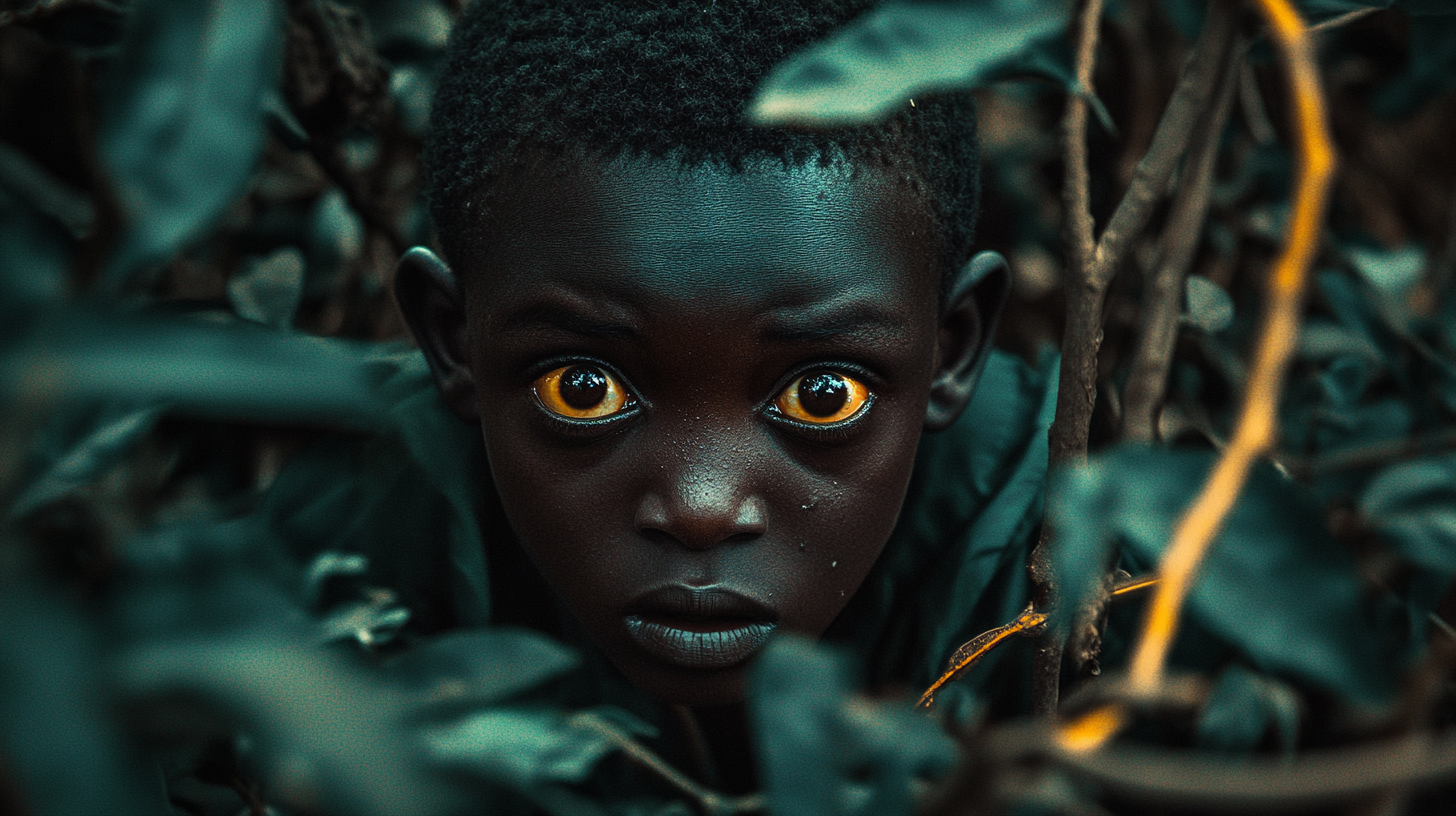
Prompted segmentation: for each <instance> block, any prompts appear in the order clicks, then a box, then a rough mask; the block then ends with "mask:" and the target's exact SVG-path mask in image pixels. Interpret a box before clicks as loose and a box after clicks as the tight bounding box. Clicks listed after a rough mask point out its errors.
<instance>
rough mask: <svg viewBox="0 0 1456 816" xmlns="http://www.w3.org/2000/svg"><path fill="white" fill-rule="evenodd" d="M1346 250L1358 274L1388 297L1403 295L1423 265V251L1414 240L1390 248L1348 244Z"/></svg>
mask: <svg viewBox="0 0 1456 816" xmlns="http://www.w3.org/2000/svg"><path fill="white" fill-rule="evenodd" d="M1345 252H1346V254H1347V255H1348V256H1349V258H1350V262H1351V263H1352V264H1354V266H1355V269H1356V270H1357V271H1359V273H1360V276H1361V277H1363V278H1364V279H1365V280H1366V281H1368V282H1369V283H1370V285H1371V286H1373V287H1375V289H1376V290H1377V291H1379V292H1380V293H1381V294H1383V295H1386V296H1387V297H1391V298H1398V297H1401V296H1403V295H1404V294H1405V291H1406V290H1407V289H1409V288H1410V286H1411V284H1413V283H1415V282H1416V281H1418V280H1420V279H1421V273H1422V272H1424V271H1425V268H1426V253H1425V252H1424V251H1422V250H1421V248H1420V247H1418V246H1415V245H1413V244H1406V245H1405V246H1403V247H1400V248H1398V249H1392V250H1384V249H1371V248H1367V247H1348V248H1347V249H1346V250H1345Z"/></svg>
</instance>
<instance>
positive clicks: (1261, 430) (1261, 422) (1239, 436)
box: [1060, 0, 1335, 751]
mask: <svg viewBox="0 0 1456 816" xmlns="http://www.w3.org/2000/svg"><path fill="white" fill-rule="evenodd" d="M1253 2H1254V4H1255V5H1256V6H1257V7H1258V8H1259V10H1260V12H1262V14H1263V15H1264V17H1265V19H1266V20H1267V22H1268V24H1269V32H1270V36H1271V37H1272V39H1273V40H1274V44H1275V46H1276V47H1277V48H1278V50H1279V54H1280V57H1281V62H1282V63H1283V66H1284V70H1285V74H1286V79H1287V81H1288V83H1289V88H1290V98H1291V99H1292V100H1293V102H1294V115H1293V119H1294V133H1295V137H1296V144H1295V158H1296V163H1297V175H1296V179H1295V189H1294V201H1293V207H1292V210H1291V214H1290V223H1289V231H1288V234H1287V236H1286V239H1285V242H1284V247H1283V250H1282V251H1281V253H1280V255H1279V257H1278V258H1277V259H1276V260H1275V262H1274V265H1273V268H1272V269H1271V271H1270V275H1269V299H1268V303H1267V306H1266V308H1265V312H1264V319H1263V321H1262V325H1261V326H1260V330H1259V335H1258V339H1257V341H1256V345H1255V350H1254V355H1253V356H1254V360H1253V365H1252V366H1251V368H1250V372H1249V378H1248V381H1247V383H1246V385H1245V391H1244V395H1243V403H1242V405H1241V406H1240V409H1239V414H1238V421H1237V423H1236V425H1235V427H1234V431H1233V436H1232V438H1231V439H1230V440H1229V443H1228V445H1227V446H1226V447H1225V448H1224V450H1223V452H1222V454H1221V455H1220V456H1219V459H1218V461H1217V462H1216V463H1215V464H1214V468H1213V472H1212V473H1211V474H1210V475H1209V477H1208V481H1207V482H1205V483H1204V485H1203V488H1202V490H1201V491H1200V492H1199V494H1198V496H1197V498H1196V499H1195V500H1194V502H1193V504H1192V505H1191V506H1190V507H1189V508H1188V510H1187V511H1186V512H1185V513H1184V514H1183V516H1182V518H1180V519H1179V521H1178V525H1177V527H1176V528H1175V529H1174V532H1173V538H1172V541H1171V542H1170V543H1169V545H1168V549H1167V551H1166V553H1165V554H1164V556H1163V560H1162V563H1161V564H1160V565H1159V568H1158V573H1159V575H1160V576H1161V579H1162V580H1160V581H1159V582H1158V584H1157V586H1156V587H1155V589H1154V592H1153V598H1152V601H1151V603H1150V604H1149V608H1148V611H1147V615H1146V617H1145V618H1144V621H1143V625H1142V629H1141V632H1140V634H1139V637H1138V641H1137V644H1136V646H1135V647H1134V652H1133V658H1132V666H1131V669H1130V673H1129V678H1128V687H1129V690H1130V692H1131V693H1132V695H1133V696H1134V697H1139V696H1143V697H1147V696H1152V694H1153V693H1154V692H1155V691H1156V690H1157V689H1158V687H1159V686H1160V685H1161V684H1162V682H1163V675H1164V671H1165V667H1166V664H1167V658H1168V651H1169V649H1170V648H1171V646H1172V643H1173V639H1174V637H1175V636H1176V634H1177V631H1178V623H1179V617H1180V614H1181V611H1182V607H1183V602H1184V600H1185V599H1186V598H1187V596H1188V591H1189V589H1190V588H1191V587H1192V584H1193V580H1194V578H1195V576H1196V575H1197V573H1198V567H1199V565H1200V564H1201V563H1202V560H1203V557H1204V555H1205V554H1206V553H1207V552H1208V548H1209V546H1210V545H1211V544H1212V543H1213V538H1214V536H1215V535H1217V534H1218V531H1219V530H1220V529H1221V528H1222V526H1223V522H1224V519H1225V518H1227V516H1228V513H1229V511H1230V510H1232V509H1233V505H1234V502H1235V500H1237V498H1238V495H1239V493H1240V492H1241V491H1242V489H1243V487H1244V484H1245V482H1246V481H1247V479H1248V475H1249V471H1250V469H1251V468H1252V467H1253V466H1254V463H1255V462H1256V461H1257V460H1258V459H1259V458H1261V457H1263V456H1265V455H1267V454H1268V453H1269V452H1270V451H1272V449H1273V447H1274V442H1275V439H1276V435H1277V434H1276V431H1277V409H1278V402H1279V395H1280V392H1281V390H1282V384H1283V379H1284V374H1285V371H1286V370H1287V369H1288V366H1289V362H1290V360H1291V358H1292V357H1293V354H1294V350H1295V345H1296V343H1297V341H1298V332H1299V319H1300V307H1301V305H1302V303H1303V300H1304V292H1305V288H1306V282H1307V279H1308V275H1309V267H1310V265H1311V263H1312V262H1313V261H1314V258H1315V253H1316V251H1317V249H1318V245H1319V238H1320V226H1321V224H1322V223H1323V221H1324V213H1325V206H1326V203H1327V201H1328V198H1329V189H1330V182H1331V179H1332V176H1333V174H1334V168H1335V152H1334V147H1333V143H1332V140H1331V139H1330V135H1329V129H1328V125H1327V123H1326V116H1325V101H1324V95H1323V93H1322V92H1321V90H1320V84H1319V73H1318V70H1317V68H1316V66H1315V62H1314V56H1313V49H1312V48H1311V44H1310V40H1309V34H1308V29H1306V27H1305V25H1304V22H1303V20H1301V19H1300V17H1299V13H1298V12H1297V11H1295V9H1294V7H1293V5H1292V4H1291V2H1290V0H1253ZM1126 720H1127V711H1126V709H1125V708H1124V707H1122V706H1118V705H1116V704H1114V705H1112V706H1107V707H1103V708H1098V709H1094V710H1093V711H1091V712H1088V713H1087V714H1085V715H1083V716H1082V717H1079V718H1077V719H1075V720H1073V721H1071V722H1068V723H1066V724H1065V725H1064V726H1063V727H1062V729H1061V733H1060V736H1061V742H1062V744H1063V746H1064V747H1066V748H1068V749H1070V750H1073V751H1087V750H1092V749H1095V748H1097V747H1100V746H1101V745H1102V744H1104V743H1105V742H1106V741H1107V740H1108V739H1110V738H1111V737H1112V736H1113V734H1115V733H1116V732H1117V731H1118V730H1120V729H1121V727H1122V725H1123V724H1124V723H1125V722H1126Z"/></svg>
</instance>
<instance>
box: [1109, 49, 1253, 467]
mask: <svg viewBox="0 0 1456 816" xmlns="http://www.w3.org/2000/svg"><path fill="white" fill-rule="evenodd" d="M1247 51H1248V42H1247V41H1245V42H1244V43H1242V44H1241V45H1240V46H1239V47H1238V48H1236V49H1235V55H1234V57H1233V58H1232V59H1230V60H1229V61H1228V64H1227V65H1225V66H1224V71H1223V77H1222V78H1221V79H1220V80H1219V87H1218V92H1217V93H1216V94H1215V95H1214V103H1213V105H1212V106H1211V107H1209V108H1208V109H1207V110H1205V111H1204V112H1203V116H1202V117H1200V119H1199V123H1198V127H1197V128H1196V129H1195V131H1194V137H1193V144H1192V145H1190V146H1189V151H1188V158H1187V159H1186V161H1185V164H1184V166H1183V173H1182V183H1181V184H1180V186H1179V189H1178V195H1177V197H1176V198H1175V199H1174V201H1173V209H1172V212H1171V213H1170V214H1169V216H1168V223H1167V226H1166V227H1164V229H1163V236H1162V239H1161V240H1160V241H1159V242H1158V243H1159V246H1160V249H1161V256H1162V257H1161V258H1160V259H1159V261H1158V264H1157V266H1156V267H1155V268H1154V270H1153V274H1152V275H1150V276H1148V282H1147V287H1146V290H1145V292H1144V295H1143V307H1142V317H1143V325H1142V332H1141V334H1140V336H1139V338H1138V346H1137V349H1136V351H1135V352H1134V354H1133V363H1132V371H1131V373H1130V374H1129V376H1128V380H1127V386H1126V387H1125V389H1124V390H1123V401H1122V403H1123V413H1122V437H1123V439H1125V440H1127V441H1130V442H1143V443H1150V442H1153V441H1154V440H1156V439H1157V427H1158V412H1159V409H1160V408H1161V407H1162V404H1163V396H1164V394H1165V393H1166V392H1167V387H1168V372H1169V371H1170V370H1171V369H1172V366H1173V349H1174V347H1175V345H1176V343H1177V340H1178V317H1179V315H1180V314H1181V313H1182V307H1183V286H1184V281H1186V280H1187V278H1188V269H1189V267H1191V266H1192V265H1193V256H1194V254H1195V253H1196V252H1197V250H1198V245H1199V244H1200V243H1202V239H1203V224H1204V221H1205V220H1206V219H1207V217H1208V204H1209V198H1210V196H1211V193H1212V191H1213V168H1214V165H1215V164H1216V162H1217V159H1218V148H1219V143H1220V142H1221V141H1222V138H1221V137H1222V135H1223V129H1224V124H1225V123H1226V122H1227V121H1228V115H1229V109H1230V108H1231V107H1232V106H1233V104H1232V103H1233V98H1234V88H1235V87H1237V85H1238V77H1239V69H1240V68H1241V67H1242V66H1243V64H1244V55H1245V54H1246V53H1247Z"/></svg>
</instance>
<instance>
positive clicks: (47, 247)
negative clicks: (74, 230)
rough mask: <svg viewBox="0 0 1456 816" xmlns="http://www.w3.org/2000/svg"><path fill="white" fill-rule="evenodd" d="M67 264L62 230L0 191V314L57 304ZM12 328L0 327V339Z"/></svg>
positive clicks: (63, 290)
mask: <svg viewBox="0 0 1456 816" xmlns="http://www.w3.org/2000/svg"><path fill="white" fill-rule="evenodd" d="M0 161H4V156H3V148H0ZM69 263H70V252H69V251H68V247H67V240H66V236H65V235H64V234H63V233H62V232H61V230H60V229H58V228H57V227H56V226H55V225H54V224H51V223H47V221H46V219H44V218H42V217H40V215H39V214H38V213H36V212H35V211H33V210H31V209H29V208H27V207H25V206H24V205H22V204H21V203H20V202H19V201H17V200H15V199H14V198H12V197H11V196H10V195H8V194H7V193H6V192H5V190H4V189H3V188H0V314H9V315H25V314H28V313H29V312H31V311H32V310H34V309H35V308H36V307H37V306H41V305H44V304H48V303H56V302H58V301H60V300H61V299H62V298H63V297H64V296H65V295H66V289H67V288H68V287H67V282H66V270H67V267H68V266H69ZM7 322H9V321H7ZM13 329H14V324H12V325H10V326H9V327H0V337H3V336H5V335H6V334H8V333H9V331H10V330H13Z"/></svg>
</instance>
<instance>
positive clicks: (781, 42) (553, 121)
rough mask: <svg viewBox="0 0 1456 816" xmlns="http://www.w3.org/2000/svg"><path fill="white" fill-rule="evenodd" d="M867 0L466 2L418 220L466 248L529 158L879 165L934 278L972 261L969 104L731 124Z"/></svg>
mask: <svg viewBox="0 0 1456 816" xmlns="http://www.w3.org/2000/svg"><path fill="white" fill-rule="evenodd" d="M872 5H873V2H872V0H615V1H613V0H474V2H472V3H471V4H470V5H469V6H468V7H467V9H466V11H465V13H464V15H463V17H462V19H461V20H460V21H459V23H458V25H457V26H456V28H455V31H454V33H453V34H452V37H451V44H450V48H449V53H448V55H447V57H446V65H445V69H444V73H443V75H442V76H441V79H440V81H439V84H438V86H437V88H436V91H435V99H434V105H433V108H432V113H431V117H430V129H429V136H428V138H427V140H426V144H425V156H424V161H425V166H426V168H427V184H428V190H429V200H430V210H431V214H432V216H433V217H434V220H435V225H436V228H437V230H438V232H439V236H440V240H441V242H442V245H443V248H444V249H445V251H446V254H447V255H454V253H455V252H456V250H458V249H464V248H465V246H466V245H467V243H468V241H469V237H468V236H470V235H471V230H472V225H471V224H470V222H469V220H468V218H467V215H468V214H469V213H471V212H472V211H474V212H476V213H477V214H478V213H479V212H480V209H479V207H478V206H476V205H479V204H481V203H483V200H484V197H485V194H486V192H487V191H488V189H489V186H490V184H491V181H492V179H493V178H494V177H495V176H496V175H497V174H499V173H500V172H502V171H503V170H505V169H507V168H509V167H510V166H511V164H512V162H513V161H515V160H518V159H520V158H522V157H523V156H524V155H525V152H526V151H527V150H535V149H543V148H544V149H546V150H554V151H565V152H570V151H583V150H584V151H586V153H587V155H593V156H598V157H601V158H606V159H611V158H616V157H619V156H627V157H634V158H635V157H651V158H665V157H673V158H676V159H678V160H680V161H681V162H683V164H684V165H686V166H697V165H700V164H717V165H720V166H724V167H727V168H731V169H734V170H738V169H741V168H742V166H743V164H744V162H745V161H747V160H750V159H760V158H769V159H777V160H781V161H783V162H784V163H785V166H802V165H804V164H805V163H808V162H819V163H821V164H823V165H828V164H831V163H834V162H836V161H848V162H849V163H850V165H851V166H852V167H855V168H858V167H875V166H878V167H880V168H882V169H883V170H885V171H888V172H889V173H890V174H892V176H893V177H895V178H897V179H899V180H900V181H902V182H903V183H905V184H907V185H909V187H910V188H911V189H912V191H913V192H914V194H915V195H916V197H917V198H918V200H919V201H920V202H922V204H923V205H924V206H925V208H926V215H927V216H928V217H929V218H930V219H931V222H932V225H933V226H934V227H935V231H936V234H937V235H938V236H939V238H940V240H941V241H942V242H943V244H942V246H941V248H940V253H941V257H942V259H943V262H944V266H945V269H944V272H945V274H947V275H948V274H949V273H951V272H952V271H953V270H955V269H958V268H960V266H961V265H962V264H964V263H965V262H966V260H967V259H968V258H969V257H970V252H971V245H972V241H973V237H974V230H975V224H976V215H977V207H978V203H979V197H980V181H979V172H978V171H979V164H978V161H979V157H978V141H977V137H976V117H975V107H974V101H973V100H972V99H971V97H970V96H969V94H965V93H949V94H940V95H938V96H935V97H932V98H925V99H921V100H917V101H916V104H915V105H914V106H910V105H906V106H904V107H903V109H902V110H900V111H899V112H898V113H897V114H896V115H894V116H892V117H890V118H889V119H888V120H886V121H883V122H879V123H876V124H873V125H869V126H861V127H853V128H842V129H839V130H833V131H827V132H802V131H794V130H787V129H781V128H759V127H753V126H750V125H748V124H747V123H746V122H745V121H744V111H745V110H746V109H747V107H748V105H749V103H750V101H751V99H752V98H753V95H754V91H755V89H756V88H757V87H758V85H759V84H760V82H762V80H763V79H764V77H765V76H766V75H767V74H768V72H769V71H770V70H771V69H772V68H773V67H774V66H775V65H777V64H778V63H779V62H780V61H781V60H783V59H784V58H786V57H788V56H790V55H791V54H793V53H795V52H796V51H798V50H800V49H801V48H803V47H805V46H807V45H809V44H811V43H814V42H816V41H818V40H821V39H823V38H824V37H826V36H827V35H828V34H830V33H831V32H833V31H834V30H835V29H836V28H838V27H840V26H842V25H844V24H846V23H847V22H849V21H851V20H853V19H854V18H855V17H857V16H859V15H860V14H862V13H864V12H865V11H867V10H868V9H869V7H870V6H872Z"/></svg>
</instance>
